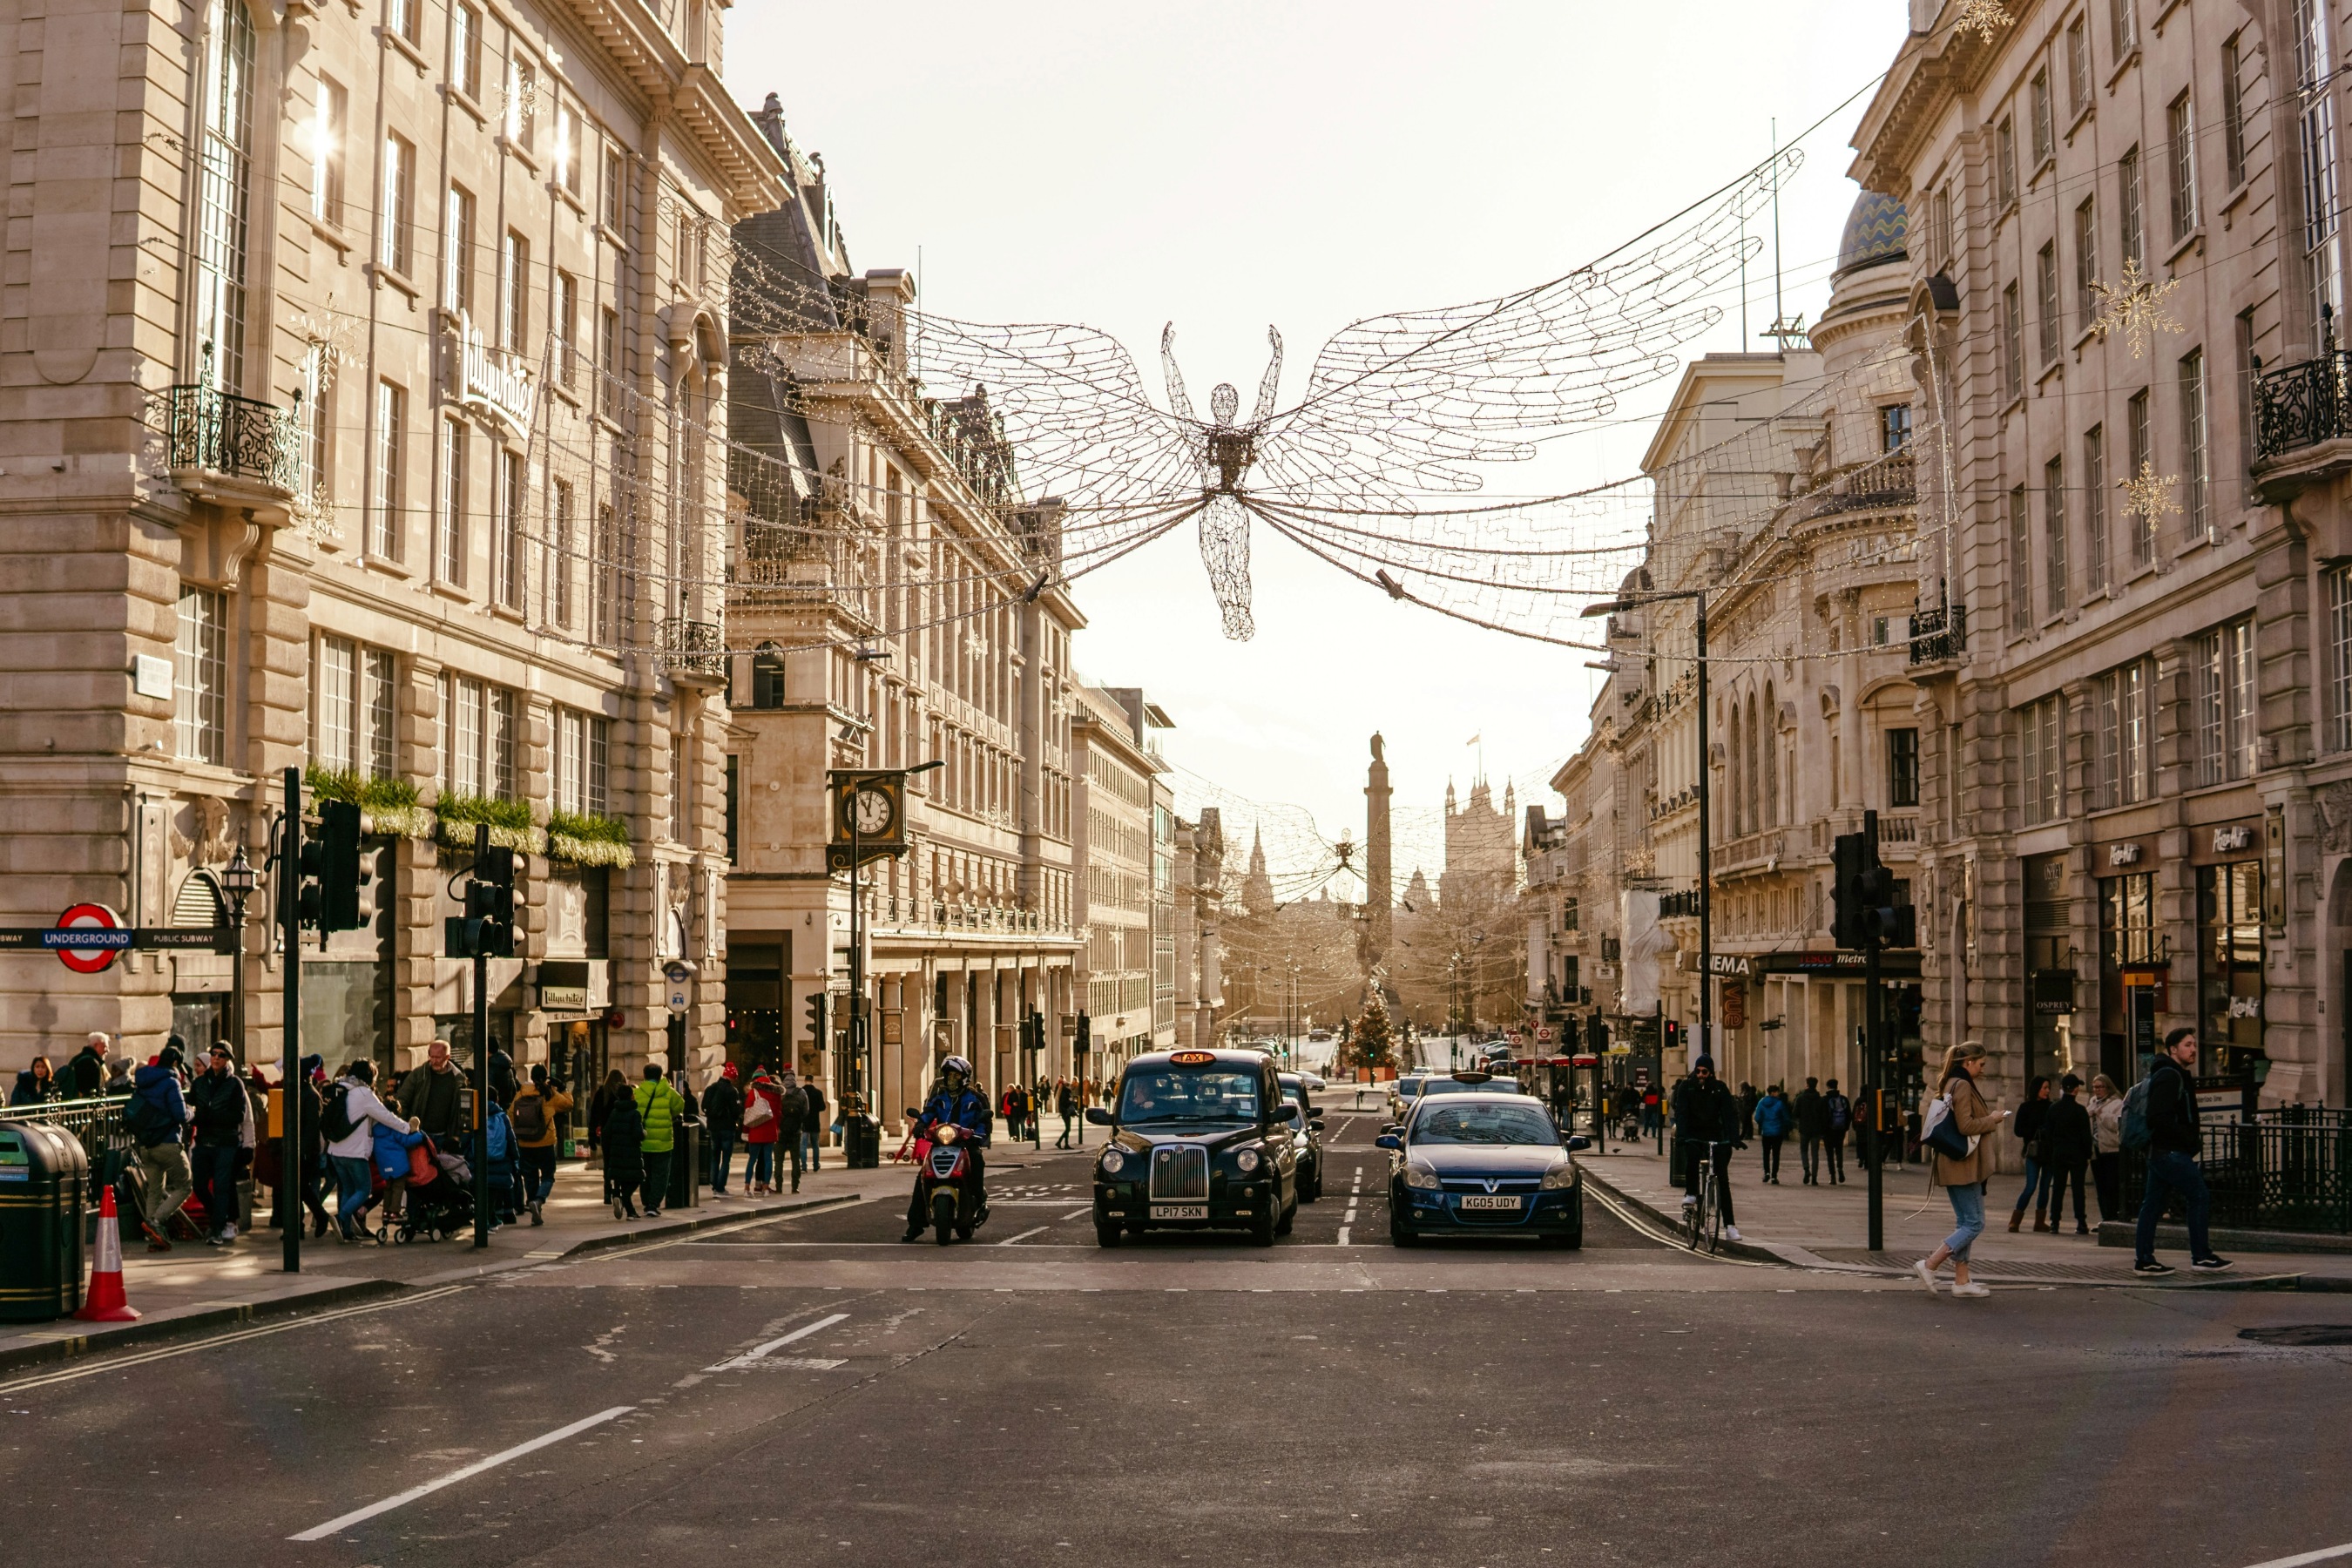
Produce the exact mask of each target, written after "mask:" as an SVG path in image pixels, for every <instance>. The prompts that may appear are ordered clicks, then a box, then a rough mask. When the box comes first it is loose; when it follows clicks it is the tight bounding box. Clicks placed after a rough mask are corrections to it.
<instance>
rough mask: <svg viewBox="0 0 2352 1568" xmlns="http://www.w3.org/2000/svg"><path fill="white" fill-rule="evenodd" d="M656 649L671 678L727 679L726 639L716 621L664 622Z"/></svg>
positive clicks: (663, 666)
mask: <svg viewBox="0 0 2352 1568" xmlns="http://www.w3.org/2000/svg"><path fill="white" fill-rule="evenodd" d="M659 647H660V650H661V661H662V668H664V669H667V670H668V671H669V673H670V676H671V677H672V679H678V678H685V679H702V680H725V679H727V638H726V636H725V635H724V633H723V632H722V631H721V630H720V629H719V623H718V622H716V621H677V620H670V621H664V622H662V623H661V641H660V644H659Z"/></svg>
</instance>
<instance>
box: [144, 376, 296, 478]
mask: <svg viewBox="0 0 2352 1568" xmlns="http://www.w3.org/2000/svg"><path fill="white" fill-rule="evenodd" d="M156 396H157V402H158V403H160V405H161V407H160V409H159V410H158V412H159V413H160V414H161V416H162V419H161V423H162V426H163V447H164V466H165V467H166V468H169V469H170V470H171V472H172V482H173V483H174V484H176V485H178V486H179V487H180V488H181V489H184V490H186V491H187V492H188V493H189V494H190V495H193V496H195V497H196V498H198V499H199V500H215V501H218V502H220V503H221V504H223V505H226V506H247V507H264V508H275V507H283V506H284V505H285V503H287V502H288V501H290V500H293V498H294V492H295V491H296V490H297V489H299V488H300V487H301V424H300V421H299V419H298V418H297V417H296V415H295V413H294V411H293V410H290V409H285V408H280V407H278V405H276V404H274V403H263V402H261V401H259V400H258V399H256V398H251V397H239V396H237V395H236V394H235V393H232V392H226V391H224V390H222V389H221V388H220V387H218V386H215V385H211V384H194V385H183V386H173V387H167V388H166V389H164V390H163V392H162V393H160V394H158V395H156Z"/></svg>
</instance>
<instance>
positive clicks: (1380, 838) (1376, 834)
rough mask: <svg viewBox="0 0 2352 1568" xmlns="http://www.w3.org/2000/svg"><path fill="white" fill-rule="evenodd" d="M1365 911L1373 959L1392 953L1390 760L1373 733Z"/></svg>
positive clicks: (1367, 792)
mask: <svg viewBox="0 0 2352 1568" xmlns="http://www.w3.org/2000/svg"><path fill="white" fill-rule="evenodd" d="M1364 912H1365V915H1366V916H1367V918H1368V919H1369V920H1370V925H1371V932H1370V936H1371V952H1370V960H1371V962H1372V963H1383V962H1385V961H1386V960H1387V958H1388V955H1389V933H1390V925H1389V921H1390V910H1389V762H1388V758H1387V757H1386V756H1385V755H1383V754H1382V752H1381V738H1380V736H1378V735H1374V736H1373V737H1372V765H1371V767H1370V770H1369V771H1368V772H1366V773H1365V774H1364Z"/></svg>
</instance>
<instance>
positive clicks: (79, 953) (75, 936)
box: [45, 904, 134, 974]
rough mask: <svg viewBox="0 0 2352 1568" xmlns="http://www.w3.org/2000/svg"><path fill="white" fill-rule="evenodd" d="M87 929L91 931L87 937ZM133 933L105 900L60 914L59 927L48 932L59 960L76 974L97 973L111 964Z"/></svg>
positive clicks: (48, 942)
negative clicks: (117, 917)
mask: <svg viewBox="0 0 2352 1568" xmlns="http://www.w3.org/2000/svg"><path fill="white" fill-rule="evenodd" d="M84 931H88V932H89V935H88V936H87V937H84V936H82V935H81V934H80V933H82V932H84ZM133 934H134V933H132V932H131V931H129V930H127V929H125V928H124V926H123V924H122V922H121V921H119V920H117V919H116V918H115V916H114V911H113V910H110V909H108V908H107V907H106V906H105V905H104V904H76V905H74V906H73V908H71V909H69V910H66V912H65V913H63V914H61V915H59V916H58V923H57V929H56V930H54V931H49V932H47V933H45V935H46V938H47V945H49V946H51V947H54V948H56V949H57V952H58V963H62V964H64V965H65V966H66V967H67V968H68V969H70V970H72V971H73V972H74V973H77V974H96V973H98V972H99V971H100V970H102V969H104V968H106V967H107V966H108V965H110V964H111V963H113V962H114V955H115V954H116V953H118V952H121V951H122V950H123V949H125V948H127V947H129V946H130V945H131V941H132V937H133Z"/></svg>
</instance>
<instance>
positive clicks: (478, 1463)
mask: <svg viewBox="0 0 2352 1568" xmlns="http://www.w3.org/2000/svg"><path fill="white" fill-rule="evenodd" d="M635 1408H636V1406H635V1405H614V1406H613V1408H611V1409H610V1410H600V1411H598V1412H597V1413H596V1414H595V1415H591V1416H588V1417H586V1418H585V1419H583V1420H579V1421H574V1422H573V1423H572V1425H571V1426H558V1427H557V1428H556V1429H555V1430H554V1431H552V1432H548V1433H544V1434H542V1435H541V1436H537V1437H533V1438H532V1439H531V1440H530V1442H528V1443H518V1444H516V1445H515V1446H514V1447H511V1448H509V1449H508V1450H507V1451H506V1452H504V1453H502V1454H492V1455H491V1456H490V1457H489V1458H487V1459H477V1460H475V1461H474V1462H473V1463H472V1464H470V1465H467V1467H466V1468H463V1469H458V1470H452V1471H450V1472H449V1473H448V1474H447V1475H446V1476H442V1477H439V1478H437V1479H434V1480H429V1481H426V1482H425V1484H424V1485H423V1486H421V1487H411V1488H409V1489H407V1490H406V1491H404V1492H402V1493H401V1494H399V1495H398V1496H397V1497H388V1498H386V1499H384V1500H383V1501H382V1502H373V1503H370V1504H368V1506H367V1507H365V1508H362V1509H354V1510H352V1512H350V1513H347V1514H343V1515H341V1517H339V1518H335V1519H331V1520H329V1521H327V1522H326V1523H324V1524H320V1525H313V1526H311V1527H310V1529H309V1530H306V1531H303V1532H302V1533H301V1534H299V1535H289V1536H288V1537H287V1538H286V1539H287V1540H289V1541H324V1540H325V1539H326V1538H327V1537H329V1536H331V1535H333V1534H336V1533H338V1532H340V1531H345V1530H349V1529H350V1528H351V1527H352V1525H355V1524H358V1523H361V1522H362V1521H366V1520H371V1519H373V1518H374V1517H375V1516H376V1515H377V1514H380V1513H389V1512H391V1511H392V1510H394V1509H396V1508H400V1507H403V1506H404V1505H406V1504H408V1503H412V1502H415V1500H417V1499H418V1498H421V1497H427V1496H430V1495H431V1494H432V1493H434V1492H437V1491H439V1490H440V1489H442V1488H443V1487H453V1486H456V1485H457V1483H458V1482H459V1481H462V1480H468V1479H472V1478H473V1477H475V1476H478V1475H480V1474H481V1473H482V1472H483V1471H484V1470H491V1469H496V1468H498V1467H499V1466H500V1465H503V1464H505V1463H506V1462H507V1461H508V1460H509V1459H520V1458H522V1457H523V1456H524V1455H525V1454H534V1453H537V1452H538V1451H539V1450H540V1449H541V1448H544V1447H549V1446H550V1445H551V1444H555V1443H561V1442H562V1441H563V1439H565V1438H566V1437H570V1436H575V1435H577V1434H579V1433H582V1432H585V1431H586V1430H588V1428H590V1427H591V1426H603V1425H604V1423H605V1422H607V1421H610V1420H612V1419H613V1418H614V1416H617V1415H627V1414H628V1413H629V1412H630V1411H632V1410H635Z"/></svg>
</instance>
